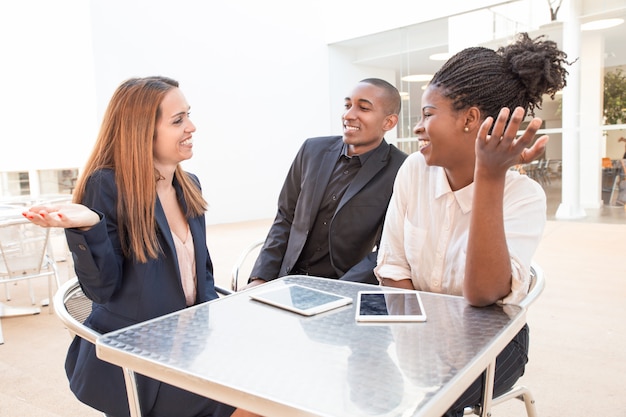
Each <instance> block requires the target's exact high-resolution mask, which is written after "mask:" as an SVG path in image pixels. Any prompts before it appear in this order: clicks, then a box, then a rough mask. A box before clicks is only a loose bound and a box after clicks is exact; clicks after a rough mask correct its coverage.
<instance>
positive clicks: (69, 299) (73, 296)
mask: <svg viewBox="0 0 626 417" xmlns="http://www.w3.org/2000/svg"><path fill="white" fill-rule="evenodd" d="M216 290H217V292H218V293H220V294H223V295H228V294H230V293H231V292H230V291H228V290H225V289H222V288H217V287H216ZM53 305H54V311H55V313H56V315H57V316H58V317H59V319H60V320H61V322H62V323H63V324H64V325H65V327H67V330H68V331H69V332H70V335H71V336H72V337H74V336H78V337H80V338H83V339H85V340H86V341H88V342H90V343H93V344H94V345H95V344H96V339H98V337H99V336H100V333H98V332H96V331H95V330H93V329H90V328H89V327H87V326H85V325H84V324H83V323H84V322H85V320H86V319H87V317H88V316H89V314H90V313H91V308H92V306H93V303H92V301H91V300H90V299H89V298H87V296H86V295H85V294H84V293H83V290H82V289H81V288H80V284H79V283H78V278H76V277H74V278H72V279H70V280H68V281H67V282H66V283H65V284H63V285H62V286H60V287H59V289H58V290H57V292H56V294H55V295H54V302H53ZM122 371H123V373H124V380H125V382H126V394H127V396H128V405H129V406H130V415H131V417H140V416H141V415H142V414H141V408H140V405H139V401H138V398H139V397H138V394H137V381H136V379H135V373H134V372H133V371H131V370H130V369H127V368H122Z"/></svg>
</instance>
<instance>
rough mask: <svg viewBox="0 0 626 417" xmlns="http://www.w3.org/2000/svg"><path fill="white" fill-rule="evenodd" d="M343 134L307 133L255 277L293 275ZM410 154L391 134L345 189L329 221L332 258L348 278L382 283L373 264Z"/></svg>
mask: <svg viewBox="0 0 626 417" xmlns="http://www.w3.org/2000/svg"><path fill="white" fill-rule="evenodd" d="M342 146H343V139H342V137H341V136H326V137H317V138H310V139H307V140H306V141H305V142H304V144H303V145H302V147H301V148H300V150H299V151H298V153H297V155H296V157H295V159H294V161H293V163H292V165H291V168H290V169H289V173H288V174H287V178H286V180H285V183H284V185H283V188H282V190H281V192H280V196H279V199H278V212H277V214H276V218H275V219H274V223H273V224H272V227H271V228H270V231H269V233H268V236H267V238H266V240H265V243H264V245H263V248H262V249H261V252H260V254H259V257H258V258H257V260H256V263H255V265H254V267H253V269H252V273H251V274H250V276H251V277H259V278H263V279H264V280H266V281H269V280H272V279H275V278H278V277H282V276H285V275H289V274H291V273H292V270H293V267H294V265H295V264H296V262H297V261H298V258H299V256H300V254H301V252H302V249H303V248H304V245H305V243H306V239H307V236H308V234H309V231H310V229H311V227H313V223H314V222H315V217H316V216H317V212H318V210H319V207H320V205H321V202H322V198H323V196H324V192H325V191H326V186H327V185H328V182H329V180H330V175H331V173H332V172H333V168H334V167H335V164H336V162H337V160H338V158H339V156H340V155H341V148H342ZM406 157H407V155H406V154H405V153H404V152H402V151H400V150H399V149H398V148H396V147H395V146H393V145H389V144H388V143H387V142H386V141H385V140H383V142H382V143H381V145H380V146H379V147H377V148H376V149H374V150H373V151H372V155H370V156H369V157H368V159H367V160H366V162H365V164H364V165H363V166H362V167H361V169H360V170H359V172H358V173H357V175H356V177H355V178H354V180H353V181H352V183H351V184H350V186H349V187H348V189H347V190H346V192H345V194H344V195H343V197H342V199H341V201H340V202H339V205H338V206H337V210H336V211H335V214H334V215H333V218H332V220H331V223H330V225H329V250H330V260H331V263H332V266H333V268H334V269H335V271H336V272H337V276H338V277H340V279H343V280H349V281H359V282H367V283H371V284H376V283H378V281H377V280H376V277H375V276H374V272H373V269H374V267H375V266H376V249H377V247H378V244H379V243H380V235H381V233H382V227H383V221H384V218H385V214H386V212H387V206H388V205H389V200H390V198H391V193H392V191H393V182H394V180H395V177H396V173H397V172H398V169H399V168H400V165H402V163H403V162H404V160H405V159H406Z"/></svg>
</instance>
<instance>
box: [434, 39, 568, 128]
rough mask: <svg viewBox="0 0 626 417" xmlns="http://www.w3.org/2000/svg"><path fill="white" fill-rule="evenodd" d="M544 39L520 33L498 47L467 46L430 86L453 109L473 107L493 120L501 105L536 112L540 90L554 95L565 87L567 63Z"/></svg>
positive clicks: (564, 57) (539, 101)
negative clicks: (444, 98) (438, 92)
mask: <svg viewBox="0 0 626 417" xmlns="http://www.w3.org/2000/svg"><path fill="white" fill-rule="evenodd" d="M542 38H543V36H539V37H538V38H535V39H531V38H530V37H529V36H528V34H527V33H520V34H519V35H518V37H517V39H516V41H515V42H514V43H512V44H510V45H507V46H504V47H501V48H499V49H498V50H497V51H494V50H492V49H488V48H483V47H471V48H466V49H464V50H462V51H461V52H458V53H457V54H455V55H454V56H453V57H452V58H450V59H449V60H448V61H447V62H446V63H445V64H444V65H443V67H441V69H440V70H439V71H437V73H436V74H435V75H434V77H433V78H432V80H431V81H430V86H434V87H437V88H439V89H440V92H441V93H442V94H443V95H444V96H445V97H447V98H449V99H451V100H452V103H453V104H452V105H453V107H454V108H455V109H456V110H461V109H465V108H468V107H471V106H476V107H478V108H479V109H480V111H481V113H483V115H484V117H485V118H486V117H488V116H492V117H493V118H494V119H495V118H496V117H497V116H498V113H499V112H500V109H501V108H503V107H508V108H509V109H511V110H513V109H514V108H515V107H523V108H524V110H526V112H529V113H530V114H531V115H533V116H534V113H535V109H540V108H541V104H542V101H543V97H542V96H543V94H548V95H550V97H551V98H552V99H554V95H555V94H556V92H557V91H559V90H561V89H563V87H565V85H566V81H565V76H566V75H567V74H568V72H567V70H565V68H564V64H568V65H570V64H571V63H569V62H567V61H566V58H567V54H566V53H565V52H563V51H561V50H559V49H558V48H557V45H556V42H553V41H550V40H542Z"/></svg>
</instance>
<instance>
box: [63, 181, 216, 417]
mask: <svg viewBox="0 0 626 417" xmlns="http://www.w3.org/2000/svg"><path fill="white" fill-rule="evenodd" d="M189 175H190V176H191V178H192V179H193V180H194V181H195V182H196V183H197V184H198V187H200V184H199V182H198V179H197V178H196V177H195V176H193V175H192V174H189ZM174 187H175V189H176V193H177V195H178V198H179V199H180V201H181V203H182V206H183V212H185V210H186V204H185V202H184V200H183V198H182V190H181V187H180V185H179V184H178V182H177V181H176V179H174ZM117 199H118V198H117V187H116V185H115V176H114V172H113V171H112V170H110V169H102V170H99V171H96V172H95V173H94V174H92V175H91V177H90V178H89V179H88V182H87V186H86V189H85V196H84V198H83V201H82V203H83V204H84V205H86V206H87V207H89V208H91V209H92V210H94V211H96V212H98V213H99V214H100V216H101V220H100V222H99V223H98V224H97V225H95V226H94V227H93V228H91V229H90V230H88V231H86V232H82V231H79V230H78V229H66V237H67V241H68V244H69V248H70V251H71V252H72V256H73V259H74V268H75V270H76V274H77V276H78V280H79V283H80V286H81V288H82V289H83V291H84V293H85V294H86V295H87V297H89V298H90V299H91V300H93V302H94V303H93V311H92V313H91V315H90V316H89V317H88V318H87V320H86V321H85V324H86V325H87V326H88V327H90V328H92V329H94V330H96V331H98V332H100V333H106V332H110V331H112V330H117V329H120V328H122V327H126V326H129V325H132V324H135V323H138V322H141V321H145V320H149V319H152V318H155V317H158V316H162V315H164V314H168V313H171V312H174V311H177V310H180V309H183V308H185V307H186V303H185V295H184V292H183V288H182V284H181V278H180V270H179V267H178V258H177V256H176V250H175V247H174V241H173V239H172V234H171V231H170V229H169V226H168V223H167V219H166V217H165V212H164V211H163V208H162V206H161V204H160V202H159V200H158V198H157V201H156V205H155V217H156V223H157V237H158V242H159V245H160V247H161V250H162V253H161V254H160V256H159V257H158V258H157V259H150V260H148V262H146V263H139V262H137V261H135V260H134V259H129V258H127V257H125V256H124V255H123V254H122V248H121V243H120V238H119V234H118V224H117ZM187 221H188V222H189V228H190V231H191V235H192V236H193V241H194V247H195V257H196V277H197V299H196V303H201V302H204V301H208V300H211V299H214V298H217V293H216V292H215V287H214V280H213V265H212V263H211V258H210V256H209V252H208V249H207V246H206V227H205V220H204V216H200V217H193V218H187ZM65 368H66V372H67V376H68V379H69V381H70V388H71V390H72V391H73V392H74V394H75V395H76V396H77V397H78V399H80V400H81V401H82V402H84V403H86V404H88V405H90V406H91V407H93V408H96V409H98V410H101V411H104V412H105V413H107V414H112V415H115V416H124V415H129V409H128V400H127V399H126V389H125V383H124V379H123V374H122V371H121V369H120V368H119V367H117V366H115V365H111V364H109V363H106V362H103V361H101V360H100V359H98V358H97V357H96V354H95V347H94V345H92V344H91V343H89V342H87V341H85V340H83V339H80V338H79V337H76V338H74V340H73V342H72V344H71V346H70V348H69V351H68V354H67V358H66V363H65ZM137 377H138V388H139V394H140V395H139V397H140V400H141V406H142V410H144V411H145V412H149V411H150V410H152V409H153V406H154V402H155V400H156V395H157V392H158V391H159V389H160V385H161V383H160V382H158V381H156V380H153V379H149V378H146V377H143V376H140V375H137ZM163 385H165V384H163ZM203 400H204V399H203ZM185 401H188V399H185ZM205 401H210V400H205ZM190 408H193V407H191V405H190ZM180 415H183V414H180Z"/></svg>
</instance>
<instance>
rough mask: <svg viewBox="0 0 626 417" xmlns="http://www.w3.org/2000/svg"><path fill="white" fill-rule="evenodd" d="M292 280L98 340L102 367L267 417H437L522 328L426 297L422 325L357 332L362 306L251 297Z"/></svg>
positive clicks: (506, 318)
mask: <svg viewBox="0 0 626 417" xmlns="http://www.w3.org/2000/svg"><path fill="white" fill-rule="evenodd" d="M288 283H299V284H302V285H306V286H309V287H313V288H318V289H322V290H325V291H329V292H333V293H337V294H342V295H347V296H350V297H352V298H353V299H354V300H356V295H357V292H358V291H360V290H372V289H377V288H380V287H375V286H368V285H363V284H355V283H349V282H344V281H337V280H330V279H323V278H311V277H302V276H292V277H286V278H283V279H279V280H275V281H272V282H270V283H268V284H265V285H263V286H261V287H256V288H254V289H251V290H246V291H243V292H239V293H235V294H233V295H231V296H228V297H225V298H221V299H218V300H215V301H211V302H209V303H205V304H202V305H199V306H195V307H192V308H188V309H185V310H182V311H180V312H177V313H173V314H170V315H167V316H163V317H160V318H158V319H154V320H151V321H148V322H145V323H141V324H138V325H135V326H131V327H128V328H125V329H121V330H119V331H115V332H111V333H108V334H106V335H103V336H102V337H100V339H99V340H98V342H97V354H98V357H100V358H101V359H103V360H106V361H109V362H112V363H114V364H116V365H119V366H124V367H127V368H130V369H132V370H134V371H136V372H138V373H140V374H143V375H147V376H150V377H153V378H155V379H159V380H161V381H165V382H168V383H170V384H173V385H176V386H180V387H182V388H185V389H187V390H190V391H193V392H196V393H198V394H201V395H205V396H207V397H210V398H213V399H216V400H219V401H222V402H226V403H230V404H233V405H236V406H238V407H241V408H244V409H248V410H250V411H254V412H257V413H259V414H262V415H266V416H272V417H275V416H289V417H292V416H340V417H350V416H429V417H432V416H437V415H441V414H442V413H443V412H445V411H446V410H447V409H448V408H449V406H450V405H451V404H452V403H453V402H454V400H455V399H456V398H458V396H459V395H460V394H461V393H462V392H463V391H464V390H465V389H466V388H467V386H468V385H469V384H470V383H471V382H473V380H474V379H476V377H478V376H479V375H480V374H481V373H482V371H483V370H484V369H485V368H486V366H487V365H488V364H489V363H490V362H491V361H493V360H495V356H496V355H497V353H499V352H500V351H501V350H502V349H503V348H504V346H506V344H507V343H508V342H509V341H510V340H511V339H512V338H513V336H514V335H515V334H516V333H517V332H518V331H519V329H521V327H522V326H523V324H524V322H525V312H524V310H522V309H520V308H519V307H516V306H505V307H499V306H491V307H486V308H475V307H471V306H470V305H468V304H467V302H466V301H465V300H464V299H463V298H462V297H452V296H445V295H437V294H431V293H421V295H422V301H423V304H424V309H425V310H426V314H427V316H428V320H427V321H426V322H424V323H385V324H359V323H357V322H356V321H355V315H354V313H355V311H354V310H355V303H354V302H353V303H352V304H351V305H348V306H345V307H341V308H338V309H335V310H332V311H329V312H326V313H322V314H318V315H315V316H312V317H305V316H301V315H299V314H296V313H292V312H289V311H285V310H282V309H279V308H276V307H272V306H270V305H266V304H263V303H260V302H258V301H254V300H252V299H250V297H249V294H250V291H258V290H266V289H268V288H270V287H269V286H281V285H286V284H288Z"/></svg>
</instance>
